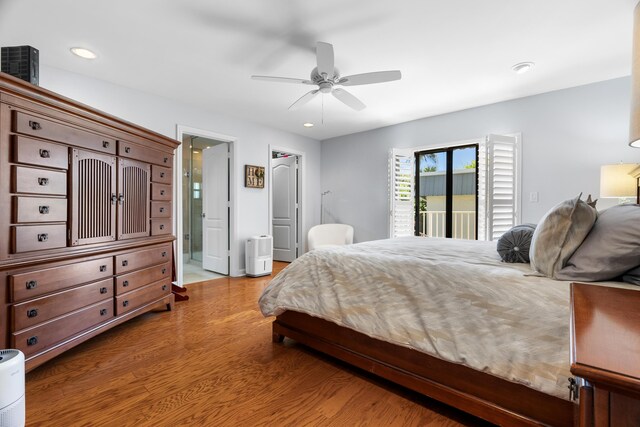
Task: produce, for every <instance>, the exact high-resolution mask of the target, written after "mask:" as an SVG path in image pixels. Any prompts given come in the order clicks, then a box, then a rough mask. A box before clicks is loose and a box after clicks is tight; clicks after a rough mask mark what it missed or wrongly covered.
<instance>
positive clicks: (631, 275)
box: [622, 266, 640, 285]
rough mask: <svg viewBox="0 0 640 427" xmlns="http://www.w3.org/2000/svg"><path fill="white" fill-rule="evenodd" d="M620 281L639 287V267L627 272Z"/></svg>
mask: <svg viewBox="0 0 640 427" xmlns="http://www.w3.org/2000/svg"><path fill="white" fill-rule="evenodd" d="M622 280H624V281H625V282H627V283H631V284H632V285H640V266H638V267H636V268H634V269H633V270H631V271H627V272H626V273H625V274H624V276H622Z"/></svg>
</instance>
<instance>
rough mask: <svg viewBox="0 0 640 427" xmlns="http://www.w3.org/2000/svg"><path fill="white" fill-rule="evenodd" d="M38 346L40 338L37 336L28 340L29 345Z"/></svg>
mask: <svg viewBox="0 0 640 427" xmlns="http://www.w3.org/2000/svg"><path fill="white" fill-rule="evenodd" d="M36 344H38V337H37V336H35V335H34V336H32V337H29V338H27V345H36Z"/></svg>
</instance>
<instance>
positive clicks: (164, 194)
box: [151, 182, 171, 200]
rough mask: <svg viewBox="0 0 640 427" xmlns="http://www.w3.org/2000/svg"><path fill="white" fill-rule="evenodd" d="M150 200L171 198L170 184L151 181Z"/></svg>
mask: <svg viewBox="0 0 640 427" xmlns="http://www.w3.org/2000/svg"><path fill="white" fill-rule="evenodd" d="M151 200H171V186H170V185H167V184H157V183H155V182H152V183H151Z"/></svg>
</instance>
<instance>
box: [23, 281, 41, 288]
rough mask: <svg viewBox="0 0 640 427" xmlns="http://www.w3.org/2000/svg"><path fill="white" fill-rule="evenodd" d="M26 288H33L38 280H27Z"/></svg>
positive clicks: (36, 285)
mask: <svg viewBox="0 0 640 427" xmlns="http://www.w3.org/2000/svg"><path fill="white" fill-rule="evenodd" d="M26 285H27V289H35V288H37V287H38V281H37V280H29V281H28V282H27V284H26Z"/></svg>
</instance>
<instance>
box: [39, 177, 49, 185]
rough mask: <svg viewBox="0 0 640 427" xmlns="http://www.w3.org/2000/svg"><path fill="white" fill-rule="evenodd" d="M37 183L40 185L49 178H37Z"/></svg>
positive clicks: (45, 183) (46, 182)
mask: <svg viewBox="0 0 640 427" xmlns="http://www.w3.org/2000/svg"><path fill="white" fill-rule="evenodd" d="M38 184H39V185H42V186H45V185H47V184H49V178H38Z"/></svg>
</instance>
